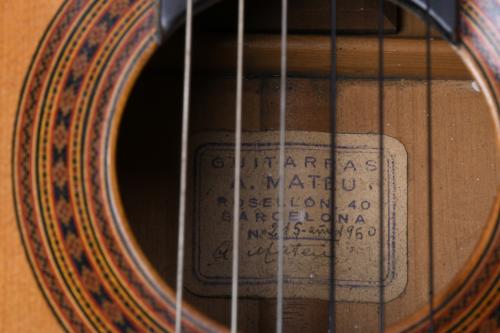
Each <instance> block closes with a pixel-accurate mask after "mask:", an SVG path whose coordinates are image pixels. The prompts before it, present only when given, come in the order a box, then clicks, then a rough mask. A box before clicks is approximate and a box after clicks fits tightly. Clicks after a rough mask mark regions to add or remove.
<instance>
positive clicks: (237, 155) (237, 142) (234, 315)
mask: <svg viewBox="0 0 500 333" xmlns="http://www.w3.org/2000/svg"><path fill="white" fill-rule="evenodd" d="M244 16H245V1H244V0H239V2H238V51H237V70H236V117H235V118H236V123H235V135H234V203H233V267H232V284H231V333H236V331H237V329H238V267H239V248H240V246H239V244H240V223H239V222H240V221H239V220H240V219H239V217H240V209H239V208H240V205H239V203H240V179H241V118H242V96H243V32H244Z"/></svg>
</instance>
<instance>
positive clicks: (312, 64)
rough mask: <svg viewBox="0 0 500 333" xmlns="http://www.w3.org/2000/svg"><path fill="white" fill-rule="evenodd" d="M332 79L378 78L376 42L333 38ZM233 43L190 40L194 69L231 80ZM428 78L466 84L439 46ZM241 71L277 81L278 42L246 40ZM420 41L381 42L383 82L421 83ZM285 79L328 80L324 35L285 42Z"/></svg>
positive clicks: (178, 46)
mask: <svg viewBox="0 0 500 333" xmlns="http://www.w3.org/2000/svg"><path fill="white" fill-rule="evenodd" d="M171 43H172V44H171V45H172V49H170V50H169V49H166V50H164V52H162V51H160V53H159V54H158V56H157V57H156V58H155V60H154V62H153V64H154V65H153V68H154V70H156V71H161V70H163V71H172V70H176V69H178V67H177V66H178V64H179V59H181V58H180V57H181V54H180V53H179V52H175V50H182V40H179V39H177V40H176V39H174V40H173V41H172V42H171ZM337 43H338V45H337V55H338V62H337V73H338V75H340V76H346V77H358V78H376V77H378V71H379V69H378V47H379V42H378V39H377V38H375V37H370V36H339V37H338V39H337ZM235 45H236V43H235V38H234V36H233V35H228V34H203V35H197V36H195V43H194V52H195V58H194V67H195V68H196V69H197V70H199V71H204V72H208V73H217V72H218V73H225V74H233V73H234V71H235V68H236V67H235V64H236V63H235V61H236V57H235V54H236V49H235ZM431 48H432V58H431V61H432V75H433V78H434V79H446V80H468V79H470V78H471V76H470V74H469V72H468V70H467V69H466V67H465V66H464V64H463V62H462V61H461V60H460V58H459V57H458V55H457V54H456V53H455V52H454V50H453V49H452V47H451V46H450V45H449V44H448V43H447V42H446V41H443V40H439V39H437V40H434V41H433V42H432V45H431ZM244 49H245V54H244V70H245V72H246V73H247V74H248V75H278V74H279V68H280V67H279V62H280V36H279V35H272V34H247V35H246V36H245V47H244ZM425 52H426V51H425V40H424V39H418V38H400V37H397V36H395V37H387V38H386V39H385V40H384V75H385V76H386V77H387V78H391V77H397V78H406V79H423V78H425V75H426V63H425V61H426V60H425V59H426V58H425ZM288 73H289V75H291V76H315V77H328V76H329V73H330V38H329V36H327V35H290V36H289V37H288Z"/></svg>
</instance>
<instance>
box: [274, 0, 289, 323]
mask: <svg viewBox="0 0 500 333" xmlns="http://www.w3.org/2000/svg"><path fill="white" fill-rule="evenodd" d="M287 30H288V1H287V0H282V2H281V81H280V152H279V193H278V200H279V204H278V206H279V207H278V214H279V219H278V270H277V276H276V278H277V290H276V298H277V302H276V332H277V333H281V332H282V331H283V274H284V272H283V271H284V269H283V264H284V258H283V247H284V235H283V229H284V226H285V223H284V219H283V218H284V201H285V176H286V174H285V140H286V135H285V134H286V132H285V131H286V79H287V74H286V70H287Z"/></svg>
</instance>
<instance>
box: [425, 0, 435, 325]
mask: <svg viewBox="0 0 500 333" xmlns="http://www.w3.org/2000/svg"><path fill="white" fill-rule="evenodd" d="M430 5H431V0H426V1H425V7H426V8H425V63H426V79H425V81H426V109H427V190H428V193H427V200H428V202H427V209H428V231H427V232H428V251H429V259H428V261H429V264H428V266H429V274H428V283H429V287H428V289H429V299H428V302H429V324H430V331H431V332H434V329H435V323H434V230H433V229H434V225H433V211H434V209H433V201H434V200H433V185H432V179H433V169H432V161H433V144H432V63H431V51H432V50H431V8H430Z"/></svg>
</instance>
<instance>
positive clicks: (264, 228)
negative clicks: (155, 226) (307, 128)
mask: <svg viewBox="0 0 500 333" xmlns="http://www.w3.org/2000/svg"><path fill="white" fill-rule="evenodd" d="M242 140H243V142H242V149H241V182H240V188H241V192H240V196H241V197H240V212H239V214H240V216H239V226H240V233H239V234H240V237H239V238H240V240H239V241H240V243H239V294H240V296H242V297H263V298H268V297H269V298H271V297H276V274H277V253H278V248H277V237H278V221H279V198H278V191H279V182H280V181H281V179H280V177H279V167H278V166H279V164H278V163H279V134H278V132H248V133H244V134H243V139H242ZM330 140H331V139H330V135H329V134H327V133H317V132H299V131H294V132H287V134H286V146H285V160H284V161H283V163H284V165H285V178H284V182H285V184H284V185H285V197H284V199H283V203H284V214H283V215H284V230H283V232H284V236H285V240H284V249H283V251H284V296H285V297H294V298H317V299H328V288H329V287H328V286H329V283H330V280H331V274H330V261H331V260H332V255H331V251H330V249H331V228H332V220H333V221H334V223H335V246H334V248H335V252H336V254H335V256H334V257H335V286H336V297H337V300H339V301H355V302H377V301H378V300H379V290H380V283H381V281H380V265H379V262H380V261H379V260H380V257H381V249H380V233H381V232H383V246H382V248H383V267H384V274H383V281H382V283H383V284H384V287H385V296H384V298H385V301H390V300H392V299H394V298H396V297H397V296H398V295H400V294H401V293H402V292H403V291H404V288H405V286H406V281H407V212H406V209H407V179H406V175H407V156H406V151H405V149H404V146H403V145H402V143H400V142H399V141H397V140H396V139H394V138H392V137H389V136H384V156H383V163H384V166H383V168H382V172H383V175H384V176H383V186H381V182H380V175H381V173H380V167H379V161H380V159H379V158H380V148H379V141H380V140H379V136H378V135H371V134H339V135H338V136H337V158H336V186H335V188H336V198H335V206H336V209H335V214H334V216H333V218H332V205H333V201H332V199H331V187H332V186H333V181H332V177H331V169H332V167H333V165H334V164H333V160H332V158H331V145H330ZM192 142H193V149H192V154H191V155H192V159H191V166H192V169H191V175H192V179H191V181H192V183H191V187H190V204H191V205H192V207H191V208H192V209H191V210H190V211H191V213H192V215H190V216H189V221H190V222H191V223H190V224H189V226H188V237H187V251H188V267H189V270H188V271H187V272H186V275H187V288H188V289H189V290H190V291H192V292H193V293H196V294H198V295H204V296H230V286H231V271H232V246H233V239H232V238H233V237H232V235H233V198H234V134H232V133H225V132H211V133H203V134H200V135H198V136H196V137H195V138H193V140H192ZM381 192H383V210H382V211H383V215H384V216H383V221H384V222H383V223H382V224H381V223H380V221H381V219H380V217H381V216H380V215H381V209H380V201H381V200H380V199H381Z"/></svg>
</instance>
